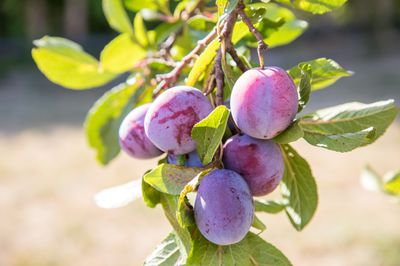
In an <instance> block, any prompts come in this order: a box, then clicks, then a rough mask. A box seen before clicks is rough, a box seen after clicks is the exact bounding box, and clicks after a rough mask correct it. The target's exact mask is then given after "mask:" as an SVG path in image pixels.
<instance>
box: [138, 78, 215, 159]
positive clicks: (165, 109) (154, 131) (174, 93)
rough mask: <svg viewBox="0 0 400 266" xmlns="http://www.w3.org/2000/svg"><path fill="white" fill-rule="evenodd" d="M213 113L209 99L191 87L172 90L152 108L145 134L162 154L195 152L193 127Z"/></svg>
mask: <svg viewBox="0 0 400 266" xmlns="http://www.w3.org/2000/svg"><path fill="white" fill-rule="evenodd" d="M211 111H212V106H211V104H210V102H209V101H208V99H207V97H206V96H204V95H203V94H202V93H201V92H200V91H199V90H197V89H195V88H193V87H189V86H177V87H174V88H171V89H168V90H167V91H165V92H164V93H162V94H161V95H160V96H158V97H157V98H156V100H155V101H154V102H153V103H152V105H151V106H150V108H149V110H148V112H147V115H146V117H145V121H144V125H145V132H146V134H147V136H148V137H149V139H150V140H151V141H152V142H153V143H154V145H156V146H157V147H158V148H159V149H160V150H162V151H165V152H168V153H170V154H174V155H181V154H186V153H189V152H192V151H194V150H195V149H196V142H195V141H194V140H193V139H192V137H191V132H192V128H193V126H194V125H195V124H196V123H197V122H199V121H200V120H202V119H203V118H205V117H206V116H207V115H208V114H209V113H211Z"/></svg>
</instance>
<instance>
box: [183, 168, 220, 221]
mask: <svg viewBox="0 0 400 266" xmlns="http://www.w3.org/2000/svg"><path fill="white" fill-rule="evenodd" d="M211 170H212V168H209V169H206V170H204V171H202V172H201V173H199V174H198V175H196V176H195V177H194V178H193V179H192V180H191V181H190V182H188V183H187V185H186V186H185V187H184V188H183V189H182V192H181V194H180V195H179V201H178V211H177V213H176V218H177V220H178V222H179V224H180V226H181V227H183V228H186V227H190V226H193V225H194V213H193V207H192V206H191V205H190V203H189V200H188V198H187V194H189V193H190V192H194V191H196V190H197V188H198V186H199V184H200V180H201V179H202V178H203V176H205V175H206V174H208V173H209V172H210V171H211Z"/></svg>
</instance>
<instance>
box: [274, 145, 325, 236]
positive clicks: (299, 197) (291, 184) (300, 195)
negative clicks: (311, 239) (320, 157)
mask: <svg viewBox="0 0 400 266" xmlns="http://www.w3.org/2000/svg"><path fill="white" fill-rule="evenodd" d="M282 153H283V159H284V162H285V173H284V175H283V179H282V182H281V193H282V196H283V199H284V200H285V202H287V204H286V207H285V210H286V213H287V215H288V216H289V219H290V222H291V223H292V225H293V226H294V227H295V228H296V229H297V230H298V231H300V230H302V229H303V228H304V227H305V226H306V225H307V224H308V223H309V222H310V220H311V218H312V217H313V215H314V213H315V210H316V209H317V205H318V192H317V184H316V183H315V179H314V176H313V175H312V173H311V169H310V166H309V165H308V163H307V161H306V160H305V159H304V158H302V157H301V156H300V155H299V154H298V153H297V152H296V151H295V150H294V149H293V148H292V147H291V146H290V145H282Z"/></svg>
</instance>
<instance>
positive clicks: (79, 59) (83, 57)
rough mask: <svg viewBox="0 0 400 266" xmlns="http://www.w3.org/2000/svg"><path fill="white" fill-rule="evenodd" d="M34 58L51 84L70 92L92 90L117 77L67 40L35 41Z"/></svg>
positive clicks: (50, 38)
mask: <svg viewBox="0 0 400 266" xmlns="http://www.w3.org/2000/svg"><path fill="white" fill-rule="evenodd" d="M34 44H35V45H36V46H37V48H33V49H32V57H33V59H34V60H35V63H36V65H37V66H38V68H39V69H40V71H41V72H42V73H43V74H44V75H45V76H46V77H47V78H48V79H49V80H50V81H52V82H54V83H56V84H58V85H61V86H63V87H66V88H69V89H77V90H79V89H90V88H94V87H98V86H101V85H103V84H105V83H107V82H109V81H110V80H111V79H113V78H114V77H115V74H112V73H110V72H107V71H105V70H104V69H103V68H102V67H101V66H100V64H99V62H98V61H97V59H96V58H94V57H93V56H91V55H89V54H88V53H86V52H85V51H83V49H82V47H81V46H80V45H79V44H77V43H74V42H72V41H69V40H67V39H64V38H58V37H49V36H45V37H43V38H41V39H39V40H36V41H34Z"/></svg>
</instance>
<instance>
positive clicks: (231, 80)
mask: <svg viewBox="0 0 400 266" xmlns="http://www.w3.org/2000/svg"><path fill="white" fill-rule="evenodd" d="M221 61H222V62H221V63H222V71H223V72H224V74H225V75H224V76H225V84H226V85H227V86H226V87H225V90H224V100H227V99H229V98H230V96H231V92H232V88H233V86H234V85H235V82H236V80H237V79H238V78H239V77H240V74H239V73H236V72H235V71H234V70H233V68H232V66H231V65H230V64H229V63H228V62H227V60H226V57H225V56H222V60H221Z"/></svg>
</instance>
